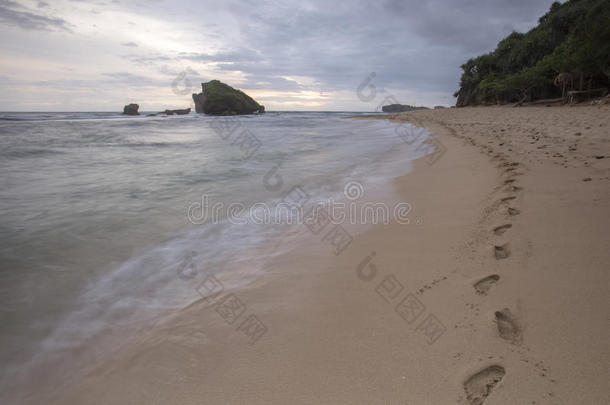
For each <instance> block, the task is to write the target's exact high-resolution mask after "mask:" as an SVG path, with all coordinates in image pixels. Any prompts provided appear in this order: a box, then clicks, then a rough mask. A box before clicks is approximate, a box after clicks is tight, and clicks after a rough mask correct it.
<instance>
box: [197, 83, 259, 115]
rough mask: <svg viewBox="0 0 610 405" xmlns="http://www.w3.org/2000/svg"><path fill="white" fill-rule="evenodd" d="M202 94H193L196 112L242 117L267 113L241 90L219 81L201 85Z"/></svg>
mask: <svg viewBox="0 0 610 405" xmlns="http://www.w3.org/2000/svg"><path fill="white" fill-rule="evenodd" d="M201 90H202V91H201V93H199V94H193V101H194V102H195V111H196V112H198V113H204V114H211V115H241V114H256V113H263V112H265V107H264V106H262V105H260V104H258V103H257V102H256V101H254V99H253V98H252V97H250V96H248V95H247V94H246V93H244V92H243V91H241V90H237V89H234V88H233V87H231V86H229V85H228V84H225V83H222V82H221V81H219V80H211V81H209V82H207V83H201Z"/></svg>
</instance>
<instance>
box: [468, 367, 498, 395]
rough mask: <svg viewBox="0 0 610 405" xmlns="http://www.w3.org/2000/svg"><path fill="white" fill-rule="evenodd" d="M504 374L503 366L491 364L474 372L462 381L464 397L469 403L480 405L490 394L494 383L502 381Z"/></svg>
mask: <svg viewBox="0 0 610 405" xmlns="http://www.w3.org/2000/svg"><path fill="white" fill-rule="evenodd" d="M505 374H506V370H504V367H502V366H498V365H493V366H489V367H487V368H484V369H483V370H481V371H479V372H478V373H476V374H474V375H473V376H472V377H470V378H469V379H468V380H466V381H465V382H464V391H466V399H467V400H468V403H469V404H470V405H481V404H482V403H483V402H485V399H486V398H487V397H488V396H489V394H491V391H492V390H493V389H494V387H495V386H496V384H498V383H499V382H500V381H502V378H503V377H504V375H505Z"/></svg>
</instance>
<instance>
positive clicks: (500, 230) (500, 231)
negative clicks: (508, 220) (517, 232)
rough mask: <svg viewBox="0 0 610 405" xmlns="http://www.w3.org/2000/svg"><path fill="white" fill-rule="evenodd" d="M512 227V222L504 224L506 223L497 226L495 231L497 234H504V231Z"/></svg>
mask: <svg viewBox="0 0 610 405" xmlns="http://www.w3.org/2000/svg"><path fill="white" fill-rule="evenodd" d="M512 227H513V225H512V224H504V225H500V226H496V227H495V228H494V233H495V234H496V235H502V234H503V233H504V232H506V231H508V230H509V229H510V228H512Z"/></svg>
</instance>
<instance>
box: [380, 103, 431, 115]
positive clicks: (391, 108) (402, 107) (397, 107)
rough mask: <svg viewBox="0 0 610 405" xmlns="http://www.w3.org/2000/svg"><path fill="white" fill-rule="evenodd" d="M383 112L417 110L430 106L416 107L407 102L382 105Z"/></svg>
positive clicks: (426, 108)
mask: <svg viewBox="0 0 610 405" xmlns="http://www.w3.org/2000/svg"><path fill="white" fill-rule="evenodd" d="M381 110H382V111H383V112H387V113H397V112H405V111H415V110H429V108H428V107H414V106H412V105H405V104H390V105H384V106H383V107H381Z"/></svg>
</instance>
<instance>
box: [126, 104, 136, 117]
mask: <svg viewBox="0 0 610 405" xmlns="http://www.w3.org/2000/svg"><path fill="white" fill-rule="evenodd" d="M139 108H140V106H139V105H137V104H127V105H126V106H125V107H123V114H125V115H140V113H139V112H138V109H139Z"/></svg>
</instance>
